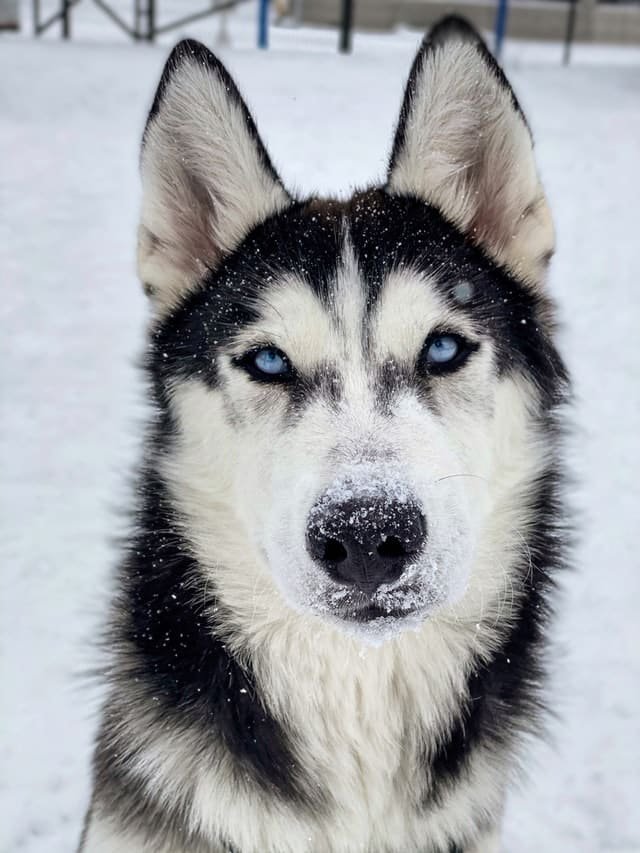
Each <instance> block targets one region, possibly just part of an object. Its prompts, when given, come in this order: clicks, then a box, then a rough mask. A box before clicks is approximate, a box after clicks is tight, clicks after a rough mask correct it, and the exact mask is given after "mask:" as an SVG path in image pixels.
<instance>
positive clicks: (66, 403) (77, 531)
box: [0, 3, 640, 853]
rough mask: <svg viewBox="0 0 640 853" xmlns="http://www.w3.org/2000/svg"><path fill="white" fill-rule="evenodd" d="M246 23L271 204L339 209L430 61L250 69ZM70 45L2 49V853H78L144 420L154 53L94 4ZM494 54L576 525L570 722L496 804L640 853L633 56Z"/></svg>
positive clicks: (536, 826)
mask: <svg viewBox="0 0 640 853" xmlns="http://www.w3.org/2000/svg"><path fill="white" fill-rule="evenodd" d="M161 5H162V4H161ZM167 5H168V3H167ZM187 5H188V4H186V3H183V4H182V8H183V9H184V8H185V7H186V6H187ZM196 5H197V4H196ZM163 8H166V7H165V6H163ZM190 8H191V6H189V9H190ZM253 14H254V10H253V8H252V7H246V8H244V9H243V10H242V11H241V12H240V13H238V14H237V15H235V16H234V17H233V18H232V20H231V22H230V33H231V38H232V43H231V46H230V47H229V48H227V49H225V50H223V51H220V52H221V54H222V55H223V57H224V59H225V60H226V61H227V63H228V64H229V66H230V67H231V69H232V71H233V73H234V74H235V75H236V76H237V79H238V80H239V82H240V84H241V87H242V88H243V89H244V90H245V91H246V92H247V94H248V97H249V101H250V103H251V105H252V106H253V108H254V110H255V113H256V115H257V117H258V123H259V125H260V127H261V129H262V131H263V133H264V135H265V137H266V139H267V141H268V143H269V146H270V148H271V150H272V152H273V154H274V159H275V161H276V163H277V165H278V166H279V168H280V170H281V173H282V174H283V175H284V177H285V179H287V180H288V181H289V182H290V183H295V184H297V185H298V186H300V187H302V188H304V189H308V190H311V189H319V190H324V191H327V190H336V189H337V188H342V189H345V188H346V187H348V186H351V185H353V184H354V183H363V182H367V181H368V180H370V179H371V178H372V177H374V176H376V175H381V174H382V171H383V168H384V163H385V156H386V152H387V149H388V146H389V142H390V134H391V129H392V125H393V122H394V120H395V117H396V112H397V110H398V107H399V98H400V94H401V90H402V86H403V83H404V78H405V75H406V73H407V71H408V68H409V64H410V61H411V58H412V53H413V50H414V47H415V45H416V43H417V39H418V35H417V34H412V33H407V32H400V33H397V34H394V35H385V36H383V35H378V36H361V37H358V38H357V40H356V49H355V54H354V55H353V56H351V57H341V56H337V55H336V54H335V52H334V47H335V41H336V36H335V33H332V32H330V31H309V30H307V31H304V32H300V31H292V30H290V31H278V32H274V33H273V49H272V50H271V51H270V52H269V53H258V52H256V51H255V50H254V49H253V47H252V43H253V27H252V16H253ZM247 16H251V17H249V18H248V17H247ZM75 27H76V33H77V36H78V39H77V41H74V42H72V43H70V44H62V43H59V42H57V41H53V40H51V39H49V40H45V41H41V42H38V43H36V42H33V41H30V40H28V39H25V38H24V37H22V38H21V37H19V36H2V37H1V38H0V179H1V180H0V281H1V288H2V300H1V302H0V306H1V307H0V310H1V311H2V313H3V325H2V334H1V336H0V347H1V348H2V360H1V364H2V367H1V382H2V402H3V405H2V409H1V410H0V467H1V470H2V475H1V476H2V486H1V492H0V517H1V519H2V526H3V530H2V536H1V538H0V553H1V556H2V572H1V575H0V617H1V622H0V624H1V630H2V635H1V649H2V658H1V669H0V684H1V685H2V687H1V690H2V696H3V699H2V712H1V725H0V731H1V735H0V749H1V752H0V754H1V756H2V770H1V772H0V810H1V817H0V851H2V853H14V851H16V853H17V851H28V853H69V851H71V850H73V847H74V844H75V841H76V839H77V836H78V833H79V829H80V824H81V820H82V813H83V809H84V807H85V804H86V800H87V795H88V781H89V780H88V770H89V755H90V740H91V735H92V731H93V726H94V718H93V715H92V707H93V704H94V700H95V691H93V690H92V689H91V687H90V686H89V685H87V683H86V680H85V679H84V678H83V676H82V674H83V671H84V670H85V669H86V667H87V666H90V665H91V664H92V663H93V661H94V655H93V652H92V650H91V639H92V636H93V635H94V633H95V628H96V625H97V624H98V623H99V620H100V618H101V614H102V610H103V608H104V601H105V599H104V594H105V591H106V590H107V589H108V573H109V569H110V565H111V559H112V551H111V546H110V543H109V537H110V535H111V534H112V532H113V530H114V520H115V519H116V518H117V512H116V510H117V508H118V505H119V503H121V502H122V500H123V499H124V496H125V495H126V488H125V484H126V475H127V471H128V470H129V465H130V462H131V460H132V458H133V457H134V454H135V449H136V439H135V435H136V429H137V424H138V421H139V418H140V416H141V414H142V406H141V403H140V400H141V393H140V392H141V389H140V387H139V379H138V377H137V374H136V372H135V370H134V366H133V360H134V357H135V356H136V354H137V353H138V352H139V350H140V348H141V341H142V337H141V335H142V330H143V325H144V317H145V305H144V300H143V297H142V296H141V294H140V291H139V288H138V285H137V283H136V281H135V278H134V274H133V242H134V228H135V224H136V222H135V220H136V211H137V205H138V179H137V149H138V142H139V136H140V132H141V128H142V124H143V120H144V115H145V110H146V108H147V106H148V104H149V100H150V97H151V94H152V90H153V87H154V85H155V82H156V79H157V77H158V75H159V72H160V69H161V66H162V62H163V59H164V57H165V55H166V44H167V42H165V45H160V46H156V47H149V46H144V45H139V46H133V45H131V44H129V43H127V42H125V41H124V40H123V39H121V38H120V37H119V36H118V35H117V33H116V32H115V31H114V30H113V29H112V28H111V25H110V24H109V23H108V22H106V20H105V19H103V18H102V17H101V16H100V15H99V14H98V13H97V12H96V11H95V10H92V7H90V6H88V4H82V6H81V7H80V8H79V12H78V15H77V19H76V24H75ZM216 31H217V24H215V23H212V22H208V23H205V24H203V25H200V26H199V27H196V28H195V29H191V30H190V33H192V34H195V35H196V36H199V37H201V38H203V39H205V40H208V41H209V42H210V43H211V42H212V41H213V38H214V35H215V32H216ZM175 37H177V35H176V36H175ZM175 37H170V39H169V40H168V41H173V40H175ZM507 48H508V49H507V65H508V71H509V73H510V75H511V76H512V79H513V81H514V83H515V86H516V88H517V90H518V92H519V94H520V95H521V99H522V101H523V103H524V105H525V108H526V109H527V110H528V111H529V114H530V117H531V121H532V125H533V128H534V131H535V134H536V137H537V139H538V155H539V161H540V163H541V167H542V173H543V175H544V178H545V181H546V185H547V187H548V190H549V194H550V197H551V201H552V206H553V208H554V209H555V213H556V218H557V225H558V232H559V251H558V255H557V258H556V260H555V262H554V266H553V277H552V284H551V286H552V288H553V291H554V292H555V293H556V295H557V297H558V299H559V301H560V303H561V307H562V310H563V315H564V318H565V320H566V331H565V334H564V337H565V349H566V353H567V355H568V359H569V362H570V365H571V367H572V369H573V372H574V374H575V378H576V386H577V396H578V401H577V407H576V412H575V416H576V422H577V426H578V430H577V435H576V438H575V441H574V444H575V448H574V451H573V457H574V462H575V469H576V472H577V474H578V477H579V483H580V484H579V487H578V488H577V489H576V498H575V500H576V503H577V504H578V505H579V506H580V507H581V508H582V509H583V511H584V516H583V529H582V535H581V544H580V548H579V553H578V561H577V563H578V571H577V572H576V573H575V574H574V575H572V576H571V577H569V578H568V579H567V582H566V594H565V601H564V604H563V607H562V613H561V618H560V620H559V623H558V629H557V633H558V653H557V655H556V660H557V676H556V687H555V690H556V694H557V705H558V708H559V710H560V714H561V721H560V722H559V723H558V725H557V726H556V740H555V744H554V745H553V747H551V748H549V747H546V746H545V747H537V748H536V749H535V751H534V752H532V756H531V769H532V774H531V776H532V778H531V781H530V782H529V783H528V784H526V785H525V786H524V787H523V789H522V791H521V792H518V793H516V794H514V796H513V798H512V800H511V802H510V803H509V808H508V812H507V817H506V831H505V846H504V849H505V851H509V853H541V852H542V853H573V851H577V853H600V851H602V853H604V851H617V853H638V851H640V812H639V809H638V803H639V802H640V781H639V772H638V742H639V740H640V738H639V736H640V723H639V707H640V666H639V662H638V648H639V647H640V628H639V627H638V616H637V614H638V608H639V606H640V605H639V603H638V602H639V600H640V571H639V570H640V565H639V560H638V557H637V553H638V548H637V545H636V541H635V536H636V528H637V523H638V522H637V520H636V522H634V521H633V518H636V519H637V518H638V517H640V515H639V504H640V495H639V486H638V482H639V479H640V465H639V464H638V446H637V445H638V437H639V436H640V393H639V388H640V348H639V347H638V346H637V335H638V326H639V323H640V310H639V309H640V289H639V287H638V281H637V264H636V263H635V261H636V252H637V244H638V234H639V230H638V221H639V217H640V207H639V202H638V198H639V196H640V172H639V168H640V167H639V163H640V50H637V49H636V50H634V49H627V50H622V49H618V50H615V49H610V48H609V49H606V50H605V49H596V48H584V49H579V50H578V51H577V52H576V61H575V64H574V65H573V67H571V68H569V69H564V68H561V67H560V66H559V64H558V60H559V55H560V51H559V48H558V47H557V46H555V47H545V48H539V47H537V46H527V45H525V46H523V45H516V44H509V45H508V46H507ZM116 528H117V521H116Z"/></svg>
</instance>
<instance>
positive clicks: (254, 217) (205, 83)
mask: <svg viewBox="0 0 640 853" xmlns="http://www.w3.org/2000/svg"><path fill="white" fill-rule="evenodd" d="M141 172H142V214H141V220H140V227H139V231H138V273H139V275H140V278H141V280H142V282H143V284H144V285H145V289H146V290H147V291H148V292H149V294H150V296H151V299H152V302H153V304H154V307H155V309H156V314H160V315H162V314H164V313H166V312H167V311H169V310H171V308H172V307H174V306H175V305H176V304H177V303H178V302H179V301H180V299H181V298H182V297H183V296H184V295H185V294H186V293H188V292H189V291H191V290H193V289H194V288H196V287H197V286H198V284H199V283H200V282H201V280H202V278H203V276H204V275H205V274H206V272H207V270H208V269H213V268H215V267H217V266H218V264H219V263H220V262H221V260H222V259H223V258H224V257H225V255H227V254H229V253H230V252H232V251H233V250H234V249H235V248H237V246H238V245H239V243H240V242H241V241H242V239H243V238H244V237H245V236H246V235H247V233H248V232H249V231H250V230H251V228H253V227H254V226H255V225H257V224H258V223H259V222H261V221H263V220H264V219H266V218H267V217H268V216H270V215H272V214H273V213H275V212H277V211H278V210H281V209H282V208H283V207H285V206H286V205H287V204H289V203H290V201H291V199H290V197H289V195H288V194H287V193H286V191H285V189H284V187H283V186H282V184H281V182H280V179H279V178H278V175H277V174H276V172H275V170H274V168H273V166H272V164H271V161H270V159H269V155H268V154H267V152H266V150H265V149H264V147H263V145H262V142H261V141H260V137H259V136H258V131H257V129H256V126H255V124H254V122H253V119H252V118H251V115H250V113H249V111H248V109H247V107H246V105H245V103H244V101H243V100H242V97H241V96H240V93H239V92H238V90H237V88H236V86H235V84H234V82H233V80H232V79H231V77H230V76H229V74H228V73H227V71H226V69H225V68H224V66H223V65H222V63H221V62H219V61H218V60H217V59H216V58H215V56H214V55H213V54H212V53H211V52H210V51H209V50H207V48H206V47H204V45H201V44H199V43H198V42H195V41H183V42H180V44H179V45H178V46H177V47H175V48H174V50H173V51H172V53H171V55H170V56H169V59H168V60H167V64H166V66H165V69H164V72H163V74H162V78H161V80H160V85H159V86H158V91H157V92H156V96H155V100H154V102H153V106H152V107H151V112H150V114H149V118H148V120H147V126H146V128H145V132H144V137H143V141H142V155H141Z"/></svg>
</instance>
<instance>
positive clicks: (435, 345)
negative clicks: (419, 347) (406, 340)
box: [422, 334, 477, 372]
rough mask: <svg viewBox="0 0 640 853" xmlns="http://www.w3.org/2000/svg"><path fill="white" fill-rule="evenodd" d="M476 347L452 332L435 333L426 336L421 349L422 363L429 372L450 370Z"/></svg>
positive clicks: (458, 364) (462, 361)
mask: <svg viewBox="0 0 640 853" xmlns="http://www.w3.org/2000/svg"><path fill="white" fill-rule="evenodd" d="M474 349H477V344H472V343H469V342H468V341H466V340H465V339H464V338H462V337H461V336H460V335H454V334H435V335H432V336H431V337H429V338H427V342H426V343H425V345H424V350H423V356H422V358H423V363H424V364H426V366H427V368H428V369H429V370H430V371H431V372H438V371H441V372H445V371H451V370H454V369H456V368H457V367H460V365H461V364H463V363H464V361H465V360H466V358H467V356H468V355H469V354H470V353H471V352H472V351H473V350H474Z"/></svg>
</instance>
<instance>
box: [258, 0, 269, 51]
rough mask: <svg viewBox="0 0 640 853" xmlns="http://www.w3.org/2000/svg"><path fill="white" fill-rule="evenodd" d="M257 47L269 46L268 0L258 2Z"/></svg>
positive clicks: (264, 47)
mask: <svg viewBox="0 0 640 853" xmlns="http://www.w3.org/2000/svg"><path fill="white" fill-rule="evenodd" d="M258 47H260V48H262V49H263V50H265V49H266V48H267V47H269V0H259V3H258Z"/></svg>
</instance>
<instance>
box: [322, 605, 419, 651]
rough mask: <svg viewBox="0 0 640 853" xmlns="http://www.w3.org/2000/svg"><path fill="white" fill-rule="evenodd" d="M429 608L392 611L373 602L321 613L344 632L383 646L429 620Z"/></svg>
mask: <svg viewBox="0 0 640 853" xmlns="http://www.w3.org/2000/svg"><path fill="white" fill-rule="evenodd" d="M430 612H431V609H430V608H428V607H421V608H415V609H412V610H391V611H387V610H386V609H384V608H381V607H378V606H377V605H375V604H372V605H371V606H369V607H366V608H362V609H360V610H356V611H353V610H351V611H334V612H330V611H327V610H325V611H323V612H322V613H320V614H319V615H320V616H321V618H323V619H326V620H328V621H329V622H331V624H332V625H333V626H334V627H336V628H338V630H340V631H341V632H342V633H344V634H346V635H347V636H349V637H352V638H354V639H357V640H359V641H361V642H362V643H364V644H366V645H368V646H381V645H383V644H384V643H387V642H390V641H391V640H393V639H395V638H396V637H398V636H399V635H400V634H404V633H405V632H407V631H419V630H420V628H421V627H422V625H423V624H424V622H425V620H426V619H428V617H429V615H430Z"/></svg>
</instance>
